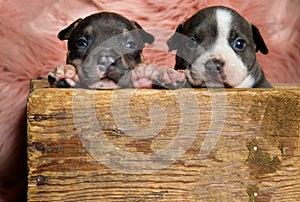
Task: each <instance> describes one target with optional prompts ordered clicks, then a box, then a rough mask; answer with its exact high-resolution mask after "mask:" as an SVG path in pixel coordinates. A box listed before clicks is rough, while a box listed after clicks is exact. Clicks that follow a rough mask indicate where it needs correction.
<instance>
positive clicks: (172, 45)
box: [167, 23, 184, 52]
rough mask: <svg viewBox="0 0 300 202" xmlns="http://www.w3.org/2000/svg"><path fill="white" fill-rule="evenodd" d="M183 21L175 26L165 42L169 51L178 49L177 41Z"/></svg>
mask: <svg viewBox="0 0 300 202" xmlns="http://www.w3.org/2000/svg"><path fill="white" fill-rule="evenodd" d="M183 25H184V23H181V24H180V25H179V26H178V27H177V28H176V31H175V33H174V34H173V35H172V36H171V38H170V39H169V40H168V42H167V44H168V47H169V52H171V51H173V50H177V49H178V45H179V41H180V37H181V36H180V35H181V34H182V30H183Z"/></svg>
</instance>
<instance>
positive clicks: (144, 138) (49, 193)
mask: <svg viewBox="0 0 300 202" xmlns="http://www.w3.org/2000/svg"><path fill="white" fill-rule="evenodd" d="M299 98H300V88H299V87H294V86H290V87H287V86H284V87H283V88H280V87H276V88H275V89H226V90H207V89H180V90H173V91H171V90H170V91H168V90H154V89H139V90H134V89H123V90H97V91H93V90H83V89H55V88H47V82H45V81H44V80H33V81H32V92H31V94H30V96H29V98H28V105H27V111H28V112H27V121H28V169H29V172H28V201H31V202H33V201H162V202H169V201H300V180H299V179H300V171H299V170H300V138H299V133H300V101H299V100H300V99H299ZM218 130H220V132H218ZM214 144H216V145H214Z"/></svg>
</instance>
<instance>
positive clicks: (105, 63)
mask: <svg viewBox="0 0 300 202" xmlns="http://www.w3.org/2000/svg"><path fill="white" fill-rule="evenodd" d="M114 62H115V60H114V58H113V57H111V56H100V57H99V59H98V64H99V65H100V68H103V69H101V70H103V71H104V70H105V69H106V68H107V67H109V66H111V65H112V64H113V63H114Z"/></svg>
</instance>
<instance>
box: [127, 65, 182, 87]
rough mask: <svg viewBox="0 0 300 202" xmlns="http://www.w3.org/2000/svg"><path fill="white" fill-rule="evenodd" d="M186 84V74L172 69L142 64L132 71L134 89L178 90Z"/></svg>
mask: <svg viewBox="0 0 300 202" xmlns="http://www.w3.org/2000/svg"><path fill="white" fill-rule="evenodd" d="M185 82H186V77H185V73H184V72H178V71H176V70H174V69H172V68H168V67H162V66H156V65H153V64H142V65H140V66H138V67H136V68H135V69H134V70H132V76H131V83H132V86H133V87H134V88H165V89H177V88H180V87H182V86H183V85H184V84H185Z"/></svg>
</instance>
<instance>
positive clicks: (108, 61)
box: [48, 12, 185, 89]
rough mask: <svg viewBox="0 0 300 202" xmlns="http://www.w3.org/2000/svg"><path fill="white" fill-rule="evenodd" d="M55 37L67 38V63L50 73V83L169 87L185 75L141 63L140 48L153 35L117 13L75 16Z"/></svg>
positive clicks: (70, 85) (119, 86)
mask: <svg viewBox="0 0 300 202" xmlns="http://www.w3.org/2000/svg"><path fill="white" fill-rule="evenodd" d="M58 38H59V39H60V40H68V53H67V65H60V66H57V67H56V69H55V70H54V72H50V73H49V75H48V80H49V82H50V84H51V85H52V86H56V87H75V86H79V87H84V88H90V89H112V88H124V87H136V88H139V87H152V86H153V85H154V84H157V85H160V86H163V87H166V88H167V87H168V86H170V88H172V86H173V85H175V86H176V85H178V81H179V79H178V78H180V82H179V83H182V82H183V80H184V79H185V78H183V77H180V76H175V77H174V76H173V75H174V74H175V75H179V74H178V73H177V72H176V71H175V70H173V69H171V68H169V69H166V68H158V67H156V66H154V65H145V64H142V63H143V56H142V49H143V48H144V46H145V43H148V44H151V43H153V41H154V37H153V35H151V34H150V33H148V32H146V31H144V30H143V29H142V27H141V26H140V25H139V24H138V23H136V22H134V21H130V20H128V19H126V18H125V17H123V16H121V15H119V14H116V13H109V12H102V13H96V14H93V15H90V16H88V17H86V18H84V19H78V20H76V21H75V22H73V23H72V24H71V25H69V26H68V27H67V28H65V29H63V30H62V31H60V32H59V34H58ZM139 64H141V65H139ZM136 67H137V68H136Z"/></svg>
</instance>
